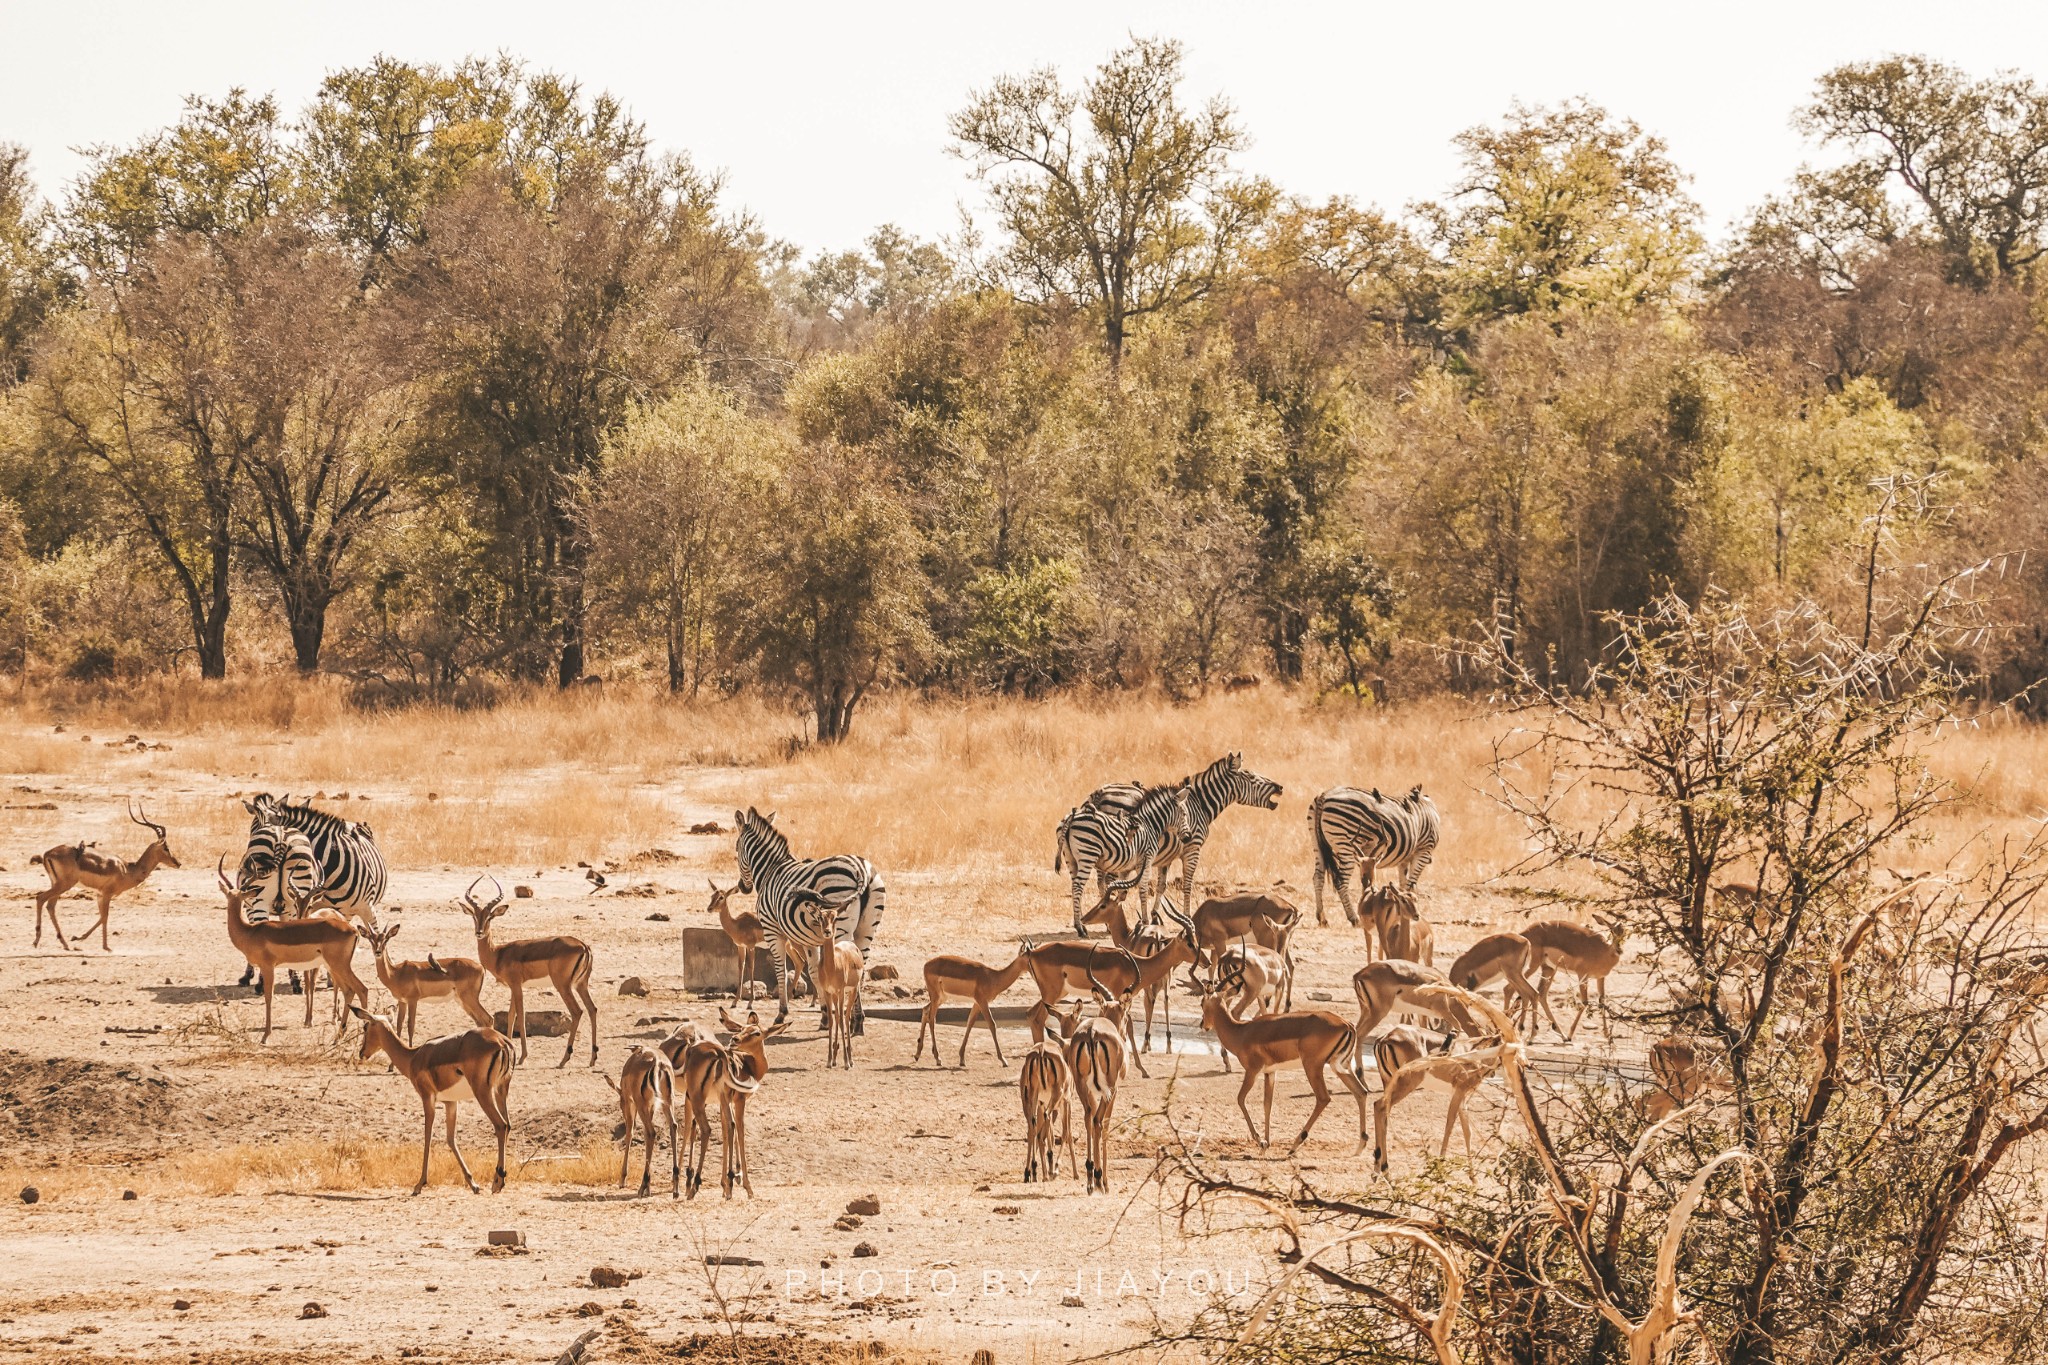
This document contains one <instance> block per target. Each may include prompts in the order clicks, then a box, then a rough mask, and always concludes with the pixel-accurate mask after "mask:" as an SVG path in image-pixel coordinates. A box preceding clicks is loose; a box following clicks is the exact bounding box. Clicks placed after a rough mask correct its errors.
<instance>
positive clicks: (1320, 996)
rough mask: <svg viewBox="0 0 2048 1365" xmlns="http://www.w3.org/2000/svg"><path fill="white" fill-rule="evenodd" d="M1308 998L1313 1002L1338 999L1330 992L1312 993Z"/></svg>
mask: <svg viewBox="0 0 2048 1365" xmlns="http://www.w3.org/2000/svg"><path fill="white" fill-rule="evenodd" d="M1308 998H1309V999H1311V1000H1332V999H1335V998H1336V997H1334V996H1332V995H1331V994H1330V993H1329V992H1328V991H1310V992H1309V993H1308Z"/></svg>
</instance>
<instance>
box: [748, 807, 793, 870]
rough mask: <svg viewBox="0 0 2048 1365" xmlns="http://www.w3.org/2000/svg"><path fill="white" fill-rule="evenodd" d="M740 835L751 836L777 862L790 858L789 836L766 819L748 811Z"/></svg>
mask: <svg viewBox="0 0 2048 1365" xmlns="http://www.w3.org/2000/svg"><path fill="white" fill-rule="evenodd" d="M742 833H744V834H747V835H751V836H752V838H753V841H754V843H755V844H756V845H757V846H758V847H760V848H761V849H762V850H763V851H764V852H766V853H767V854H768V855H769V856H770V857H771V858H775V859H777V860H778V861H779V860H780V859H781V858H788V857H790V856H792V855H791V854H790V851H789V836H788V835H787V834H784V833H783V832H782V831H781V830H779V829H777V828H775V826H774V825H772V824H770V823H769V821H768V818H767V817H766V816H764V815H760V814H757V813H756V812H754V811H752V810H749V811H748V812H747V815H746V821H745V824H744V825H743V826H742Z"/></svg>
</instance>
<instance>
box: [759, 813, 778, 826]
mask: <svg viewBox="0 0 2048 1365" xmlns="http://www.w3.org/2000/svg"><path fill="white" fill-rule="evenodd" d="M761 821H762V823H763V824H769V825H772V824H774V823H775V812H774V811H772V810H771V811H769V812H768V813H767V814H766V815H764V816H762V817H761Z"/></svg>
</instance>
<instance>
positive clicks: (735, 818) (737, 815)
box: [732, 806, 754, 825]
mask: <svg viewBox="0 0 2048 1365" xmlns="http://www.w3.org/2000/svg"><path fill="white" fill-rule="evenodd" d="M753 814H754V808H753V807H752V806H748V807H747V808H746V809H745V810H736V811H734V812H733V813H732V822H733V823H734V824H735V825H744V824H746V823H747V819H748V817H749V816H751V815H753Z"/></svg>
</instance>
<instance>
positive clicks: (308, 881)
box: [235, 823, 320, 995]
mask: <svg viewBox="0 0 2048 1365" xmlns="http://www.w3.org/2000/svg"><path fill="white" fill-rule="evenodd" d="M319 874H320V865H319V862H318V861H317V860H316V859H315V858H314V856H313V841H312V840H311V839H308V838H307V837H306V833H305V831H304V830H300V829H294V828H292V827H291V826H290V825H272V824H262V823H258V824H252V825H251V826H250V827H249V846H248V847H247V848H245V849H243V850H242V862H241V865H240V867H239V868H238V869H237V870H236V872H235V889H236V890H237V891H239V892H240V893H241V896H242V917H243V918H244V919H246V920H248V922H249V923H251V924H268V923H269V922H270V921H271V920H273V919H289V918H290V917H291V916H292V914H293V910H292V907H294V906H297V905H305V904H309V903H310V902H311V900H312V897H313V894H314V888H315V887H316V886H317V885H318V884H319ZM289 975H290V977H291V990H292V994H294V995H297V994H298V993H299V974H298V973H297V972H296V971H293V972H291V973H289ZM255 982H256V964H255V963H253V962H251V963H249V964H247V965H246V966H244V967H243V968H242V979H241V982H240V983H239V984H241V985H244V986H253V985H255Z"/></svg>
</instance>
